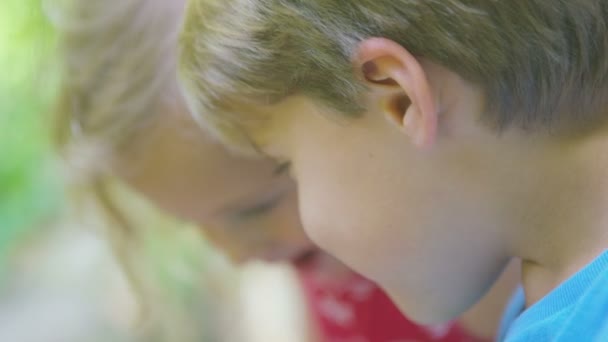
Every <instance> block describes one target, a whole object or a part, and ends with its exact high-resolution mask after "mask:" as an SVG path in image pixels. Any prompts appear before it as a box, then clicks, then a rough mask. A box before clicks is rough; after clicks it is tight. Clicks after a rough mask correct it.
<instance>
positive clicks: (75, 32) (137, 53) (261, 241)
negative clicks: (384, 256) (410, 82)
mask: <svg viewBox="0 0 608 342" xmlns="http://www.w3.org/2000/svg"><path fill="white" fill-rule="evenodd" d="M64 6H65V7H63V8H62V7H60V6H55V7H52V8H50V11H49V13H50V15H51V18H52V19H53V20H54V21H55V23H56V25H57V27H58V28H59V30H60V34H61V48H62V52H63V54H64V56H63V57H64V62H65V66H64V68H65V70H64V71H65V73H64V80H63V81H64V88H63V95H62V99H61V107H60V110H59V112H58V113H59V116H58V125H57V141H58V145H59V148H60V150H61V152H62V153H63V154H64V155H65V156H67V157H68V159H69V160H72V161H73V160H76V159H75V157H78V158H79V159H80V160H82V159H84V160H85V161H86V163H85V165H84V166H85V167H84V168H83V167H81V168H79V170H80V171H81V172H84V173H86V174H85V177H86V178H85V179H88V180H90V181H91V182H93V183H97V184H99V183H101V182H102V180H103V179H105V178H107V177H108V176H117V177H118V178H120V179H122V180H124V181H125V182H126V183H127V184H128V185H130V186H131V187H133V188H134V189H135V190H137V191H139V192H140V193H141V194H143V195H144V196H146V197H147V198H148V199H149V200H150V201H151V202H153V203H154V204H156V205H157V206H159V207H160V208H162V209H164V210H166V211H168V212H169V213H171V214H174V215H176V216H178V217H180V218H183V219H185V220H188V221H192V222H194V223H197V224H200V225H201V227H203V228H204V230H205V231H206V233H207V236H208V237H209V238H210V239H211V240H212V241H213V242H215V243H216V244H217V245H219V247H221V248H223V249H224V250H225V251H226V252H228V254H229V255H230V256H231V257H232V258H233V259H235V260H237V261H243V260H247V259H251V258H262V259H267V260H282V259H294V258H297V257H299V256H301V255H303V254H304V253H306V252H308V251H309V250H310V249H311V248H312V245H311V244H310V242H309V240H308V239H307V238H306V237H305V236H304V234H303V233H302V230H301V228H300V224H299V218H298V215H297V208H296V207H297V205H296V199H295V197H296V196H295V187H294V185H293V184H292V182H291V181H290V180H289V178H288V177H287V175H284V174H283V173H282V172H280V170H277V165H276V164H274V163H272V162H270V161H267V160H262V161H259V160H248V159H242V158H237V157H234V156H232V155H231V154H230V153H229V152H227V151H226V150H224V149H223V148H222V147H220V146H219V145H218V144H216V143H215V142H214V141H213V140H212V139H211V138H210V137H208V136H206V135H205V134H204V133H203V130H201V129H200V128H199V127H198V126H197V125H196V123H195V122H194V121H192V119H191V117H190V115H189V113H188V112H187V109H186V107H185V106H184V103H183V100H182V97H181V96H180V93H179V89H178V86H177V80H176V75H175V73H176V58H177V57H176V45H177V35H178V31H179V27H180V22H181V19H182V13H183V11H184V1H182V0H174V1H163V0H132V1H123V0H106V1H88V0H75V1H70V2H69V3H68V5H64ZM82 157H84V158H82ZM80 166H82V164H81V165H80Z"/></svg>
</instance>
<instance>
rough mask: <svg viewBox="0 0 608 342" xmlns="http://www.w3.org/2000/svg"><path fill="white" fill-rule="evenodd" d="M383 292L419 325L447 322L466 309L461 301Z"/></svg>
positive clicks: (399, 292)
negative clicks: (452, 301)
mask: <svg viewBox="0 0 608 342" xmlns="http://www.w3.org/2000/svg"><path fill="white" fill-rule="evenodd" d="M385 292H386V293H387V294H388V296H389V297H390V298H391V299H392V301H393V302H394V303H395V305H396V306H397V307H398V308H399V310H400V311H401V312H402V313H403V314H404V315H405V316H406V317H407V318H408V319H409V320H411V321H413V322H416V323H418V324H421V325H433V324H442V323H446V322H449V321H451V320H454V319H456V318H458V317H459V316H460V315H461V314H462V313H464V312H465V311H466V310H467V309H468V306H467V305H463V303H456V302H454V303H451V302H448V301H437V300H436V298H437V297H435V296H428V298H425V297H424V296H421V295H418V296H416V295H412V294H405V293H403V291H397V292H394V291H389V290H385ZM412 299H414V300H412Z"/></svg>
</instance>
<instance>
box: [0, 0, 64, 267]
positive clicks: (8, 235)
mask: <svg viewBox="0 0 608 342" xmlns="http://www.w3.org/2000/svg"><path fill="white" fill-rule="evenodd" d="M54 46H55V36H54V33H53V30H52V29H51V27H50V25H49V23H48V22H47V20H46V18H45V16H44V14H43V13H42V9H41V5H40V2H39V0H2V3H1V4H0V66H1V67H2V76H1V77H0V261H2V260H3V257H5V256H6V254H7V252H8V251H9V249H10V247H11V246H12V245H13V244H14V242H15V241H17V239H18V238H19V237H20V236H22V234H24V233H25V232H27V231H28V229H30V227H32V225H33V224H34V223H36V222H37V221H38V220H39V219H41V218H42V217H43V216H44V215H47V214H49V213H51V212H52V210H54V209H56V208H57V207H58V205H59V203H61V201H60V200H59V199H60V198H61V195H60V191H59V187H58V186H57V185H58V184H57V183H56V181H55V180H54V179H55V177H54V176H53V170H52V166H51V165H52V164H51V162H50V151H51V149H50V138H49V135H50V134H49V133H50V130H49V127H50V118H49V115H48V113H49V108H50V107H49V106H50V104H51V103H52V100H53V97H54V94H55V91H56V88H57V87H56V84H57V77H58V70H57V67H56V59H55V54H54Z"/></svg>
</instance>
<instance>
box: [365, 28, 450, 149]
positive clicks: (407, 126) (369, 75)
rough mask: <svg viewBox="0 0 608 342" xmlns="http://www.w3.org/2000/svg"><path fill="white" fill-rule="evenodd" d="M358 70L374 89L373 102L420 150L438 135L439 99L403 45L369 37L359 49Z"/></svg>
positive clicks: (418, 63)
mask: <svg viewBox="0 0 608 342" xmlns="http://www.w3.org/2000/svg"><path fill="white" fill-rule="evenodd" d="M354 63H355V68H356V69H357V70H359V72H360V74H361V75H362V78H363V79H364V81H365V82H366V83H367V85H368V86H369V87H370V88H371V89H372V101H374V102H376V103H375V104H376V105H377V106H378V108H380V109H381V111H382V112H383V114H384V115H385V116H386V118H387V119H389V121H390V122H391V123H393V124H394V125H396V126H397V127H398V128H399V129H400V130H401V131H402V132H404V133H405V134H407V136H409V137H410V138H411V141H412V142H413V143H414V144H415V145H417V146H419V147H429V146H431V145H432V144H433V143H434V142H435V139H436V136H437V124H438V123H437V120H438V108H437V107H438V106H437V103H436V100H437V97H436V95H435V94H434V93H433V92H432V88H431V85H430V83H429V81H428V79H427V75H426V72H425V71H424V69H423V68H422V65H421V64H420V62H419V61H418V60H417V59H416V58H415V57H414V56H413V55H412V54H411V53H409V51H407V50H406V49H405V48H403V47H402V46H401V45H399V44H397V43H395V42H393V41H391V40H389V39H385V38H369V39H367V40H364V41H363V42H361V43H360V44H359V46H358V51H357V55H356V58H355V61H354Z"/></svg>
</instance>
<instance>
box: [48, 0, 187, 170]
mask: <svg viewBox="0 0 608 342" xmlns="http://www.w3.org/2000/svg"><path fill="white" fill-rule="evenodd" d="M45 4H46V5H47V6H46V7H47V12H48V13H49V17H50V18H51V20H52V21H53V23H54V24H55V26H56V27H57V29H58V31H59V36H60V53H61V59H62V61H63V68H64V70H63V80H62V95H61V100H60V103H59V108H58V111H57V113H58V115H57V120H56V122H57V124H56V130H55V132H56V134H55V137H56V142H57V145H58V147H59V148H60V150H61V151H62V152H64V153H65V154H66V155H67V157H68V158H70V157H78V155H79V154H88V155H90V153H91V151H94V152H95V153H94V154H93V156H94V158H93V159H94V160H90V159H91V158H88V159H87V161H88V162H89V163H93V165H89V166H90V167H87V168H86V170H87V171H91V172H93V173H96V172H98V171H100V170H102V171H103V170H104V168H105V166H106V165H107V164H108V163H107V162H108V158H110V159H111V158H112V152H113V151H114V150H115V149H116V148H120V147H121V146H123V145H124V144H127V143H129V142H130V140H131V139H132V138H133V137H134V136H135V134H136V133H137V132H138V131H139V130H140V129H141V128H143V127H145V126H146V125H147V123H148V122H150V120H151V119H152V118H153V117H154V116H156V115H158V114H159V113H161V112H162V111H167V110H171V109H173V108H174V107H175V106H178V105H180V103H181V96H180V93H179V91H178V87H177V81H176V76H175V74H176V46H177V36H178V32H179V28H180V23H181V19H182V16H183V12H184V6H185V0H172V1H163V0H104V1H87V0H64V1H59V0H47V1H46V2H45ZM79 150H80V151H83V152H82V153H79V152H78V151H79Z"/></svg>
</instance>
